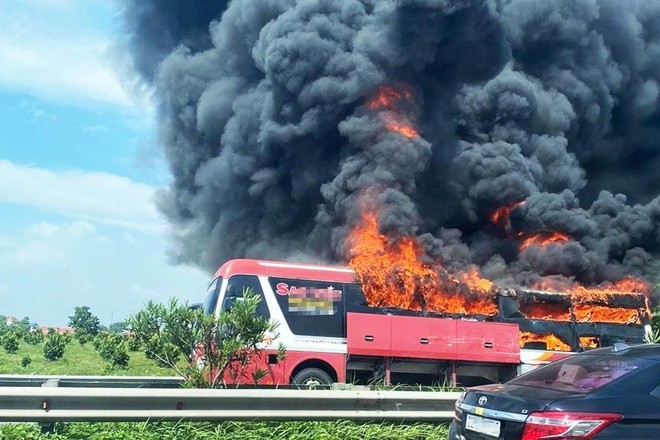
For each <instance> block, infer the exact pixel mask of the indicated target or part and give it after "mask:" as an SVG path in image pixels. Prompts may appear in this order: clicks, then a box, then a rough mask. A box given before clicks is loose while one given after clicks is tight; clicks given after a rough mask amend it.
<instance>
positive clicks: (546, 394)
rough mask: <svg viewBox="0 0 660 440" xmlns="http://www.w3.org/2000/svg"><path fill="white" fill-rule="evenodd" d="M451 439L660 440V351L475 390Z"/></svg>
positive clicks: (596, 353)
mask: <svg viewBox="0 0 660 440" xmlns="http://www.w3.org/2000/svg"><path fill="white" fill-rule="evenodd" d="M448 438H449V439H450V440H495V439H499V440H514V439H515V440H537V439H599V440H602V439H611V440H615V439H616V440H638V439H639V440H642V439H654V440H658V439H660V344H646V345H634V346H628V345H625V344H616V345H615V346H614V347H608V348H601V349H597V350H591V351H587V352H584V353H580V354H576V355H573V356H570V357H567V358H565V359H562V360H560V361H558V362H555V363H552V364H549V365H546V366H544V367H541V368H538V369H536V370H533V371H531V372H529V373H526V374H523V375H521V376H519V377H517V378H515V379H513V380H511V381H509V382H506V383H504V384H501V385H500V384H498V385H486V386H480V387H474V388H470V389H468V390H467V391H466V392H465V393H463V394H462V395H461V397H460V399H459V400H458V401H457V402H456V413H455V417H454V421H453V422H452V424H451V427H450V431H449V437H448Z"/></svg>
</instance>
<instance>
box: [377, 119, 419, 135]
mask: <svg viewBox="0 0 660 440" xmlns="http://www.w3.org/2000/svg"><path fill="white" fill-rule="evenodd" d="M385 128H386V129H388V130H389V131H391V132H392V133H396V134H400V135H401V136H405V137H407V138H408V139H412V138H414V137H416V136H419V133H417V130H416V129H415V127H413V126H412V125H411V124H408V123H406V122H398V121H386V122H385Z"/></svg>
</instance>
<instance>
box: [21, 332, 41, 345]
mask: <svg viewBox="0 0 660 440" xmlns="http://www.w3.org/2000/svg"><path fill="white" fill-rule="evenodd" d="M23 340H24V341H25V342H27V343H28V344H30V345H37V344H41V343H42V342H43V341H44V334H43V333H41V332H40V331H39V330H36V329H32V330H30V331H28V332H26V333H25V335H24V336H23Z"/></svg>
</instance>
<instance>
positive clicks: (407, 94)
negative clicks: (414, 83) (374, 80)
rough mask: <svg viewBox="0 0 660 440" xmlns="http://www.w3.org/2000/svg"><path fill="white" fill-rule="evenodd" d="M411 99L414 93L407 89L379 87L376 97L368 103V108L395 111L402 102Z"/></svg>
mask: <svg viewBox="0 0 660 440" xmlns="http://www.w3.org/2000/svg"><path fill="white" fill-rule="evenodd" d="M411 99H412V92H411V91H410V90H409V89H407V88H405V87H400V88H394V87H392V86H379V87H378V89H376V93H375V94H374V96H373V97H372V98H371V99H369V101H368V102H367V107H368V108H370V109H371V110H379V109H387V110H394V109H395V108H396V106H397V105H398V104H399V103H400V102H401V101H403V100H406V101H409V100H411Z"/></svg>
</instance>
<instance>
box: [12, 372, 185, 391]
mask: <svg viewBox="0 0 660 440" xmlns="http://www.w3.org/2000/svg"><path fill="white" fill-rule="evenodd" d="M182 382H183V379H182V378H181V377H171V376H67V375H64V376H56V375H33V374H23V375H21V374H0V387H41V386H44V385H48V386H57V387H61V388H89V387H97V388H179V387H180V386H181V383H182Z"/></svg>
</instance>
